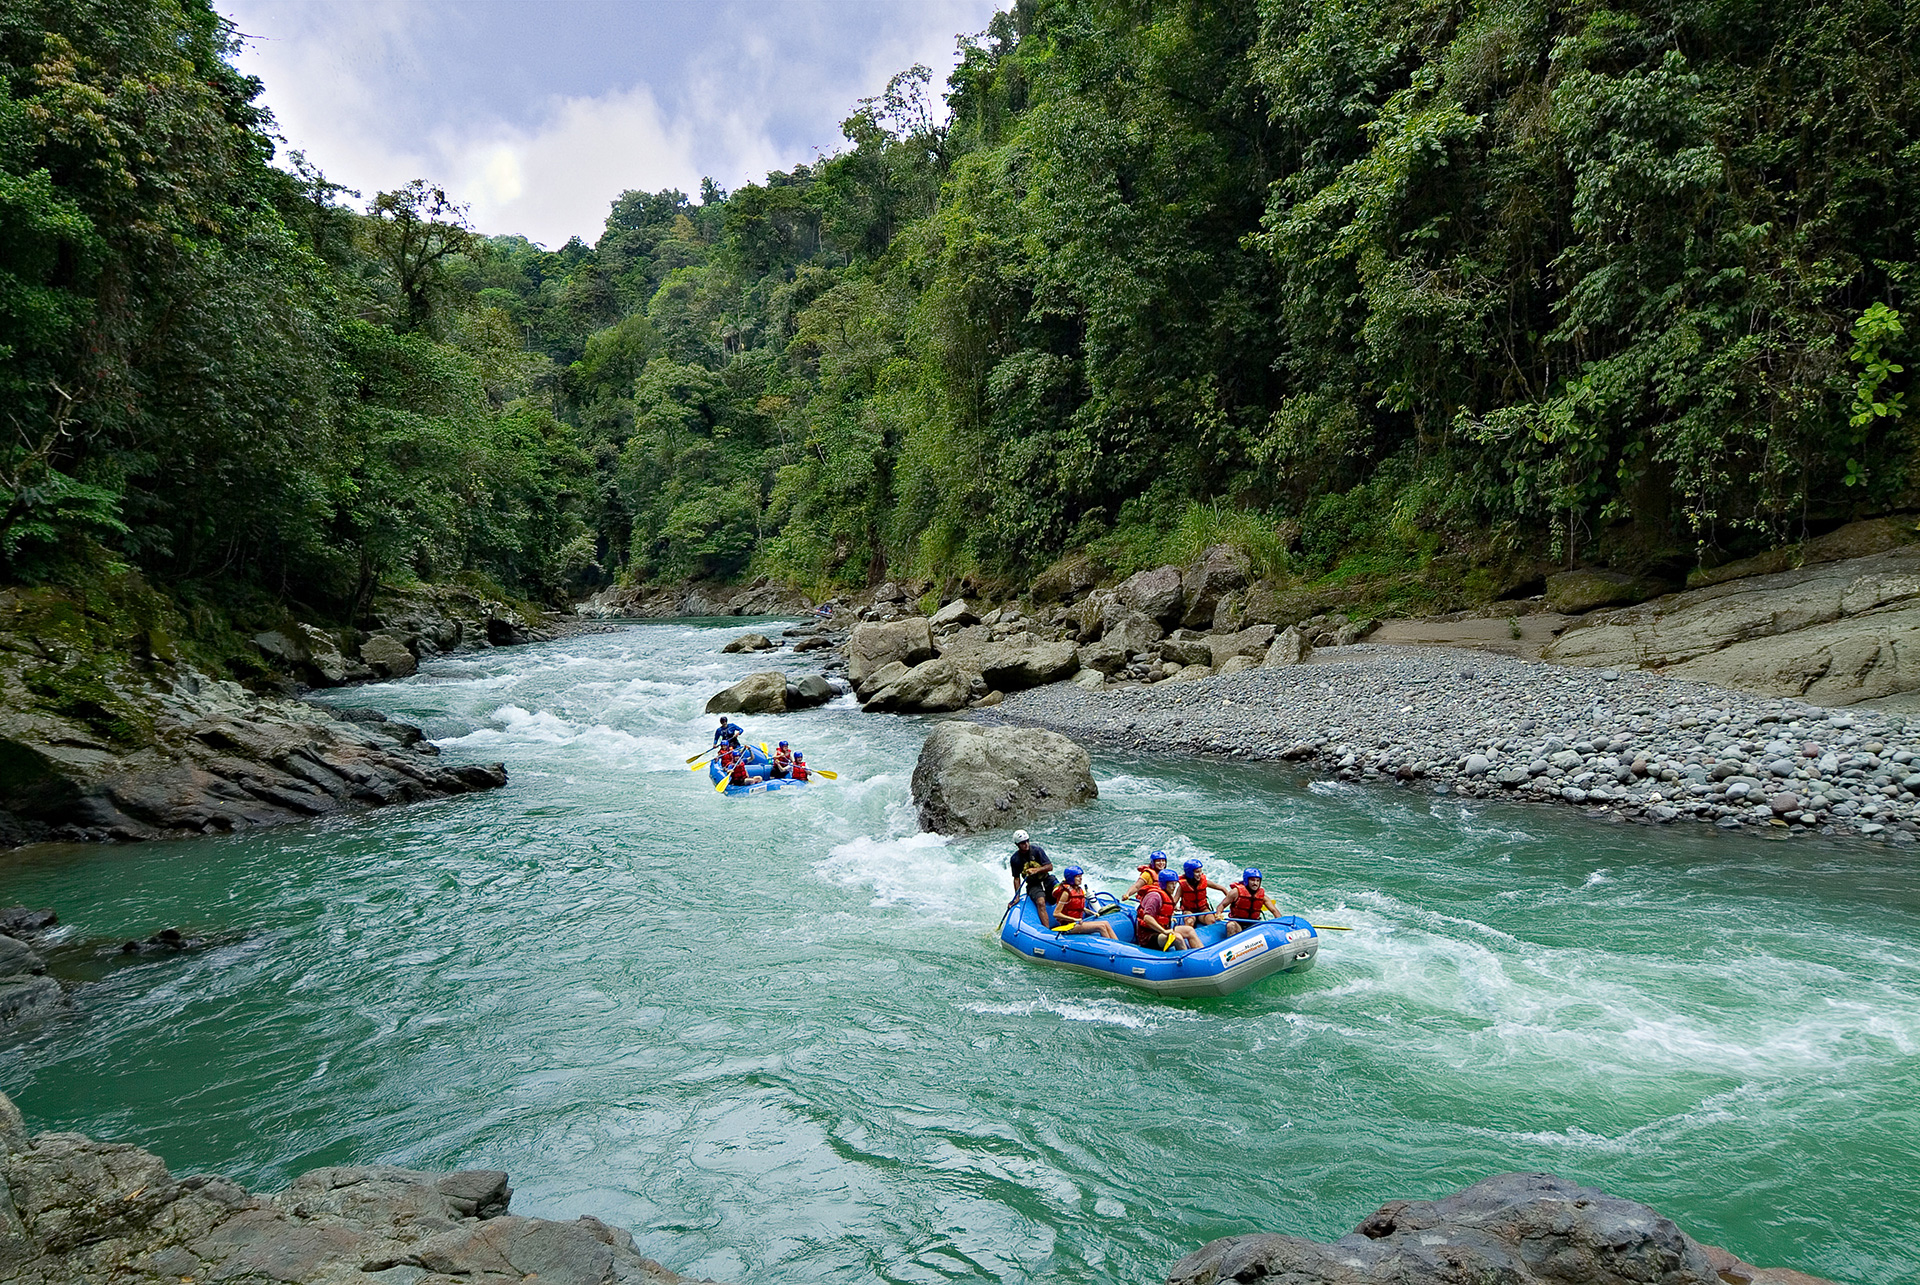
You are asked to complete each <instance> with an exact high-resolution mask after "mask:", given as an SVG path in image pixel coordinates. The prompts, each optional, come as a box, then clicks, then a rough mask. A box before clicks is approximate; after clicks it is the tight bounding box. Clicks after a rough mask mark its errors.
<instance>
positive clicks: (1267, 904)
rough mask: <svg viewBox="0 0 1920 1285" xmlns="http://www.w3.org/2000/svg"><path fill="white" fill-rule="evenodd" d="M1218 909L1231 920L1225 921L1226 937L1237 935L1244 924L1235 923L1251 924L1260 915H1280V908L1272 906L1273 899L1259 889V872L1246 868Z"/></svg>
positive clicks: (1250, 867) (1263, 890)
mask: <svg viewBox="0 0 1920 1285" xmlns="http://www.w3.org/2000/svg"><path fill="white" fill-rule="evenodd" d="M1220 909H1222V910H1224V911H1226V912H1227V914H1228V915H1229V916H1231V918H1229V919H1228V920H1227V936H1229V937H1231V936H1233V935H1234V934H1235V933H1238V932H1239V931H1240V930H1241V929H1242V928H1243V927H1245V925H1244V924H1241V923H1238V922H1236V921H1237V920H1241V919H1245V920H1248V921H1249V922H1251V921H1252V920H1255V919H1258V918H1260V916H1261V915H1262V914H1271V915H1273V916H1274V917H1275V918H1278V917H1279V915H1280V907H1278V906H1276V905H1274V904H1273V898H1272V897H1269V896H1268V895H1267V890H1266V889H1265V888H1263V887H1261V878H1260V872H1259V871H1258V870H1255V869H1254V868H1253V867H1252V866H1248V867H1247V868H1246V869H1245V870H1242V871H1241V872H1240V882H1239V883H1236V884H1234V885H1233V886H1232V887H1231V888H1229V889H1227V899H1226V900H1225V901H1223V902H1222V903H1220Z"/></svg>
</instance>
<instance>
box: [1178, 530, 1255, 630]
mask: <svg viewBox="0 0 1920 1285" xmlns="http://www.w3.org/2000/svg"><path fill="white" fill-rule="evenodd" d="M1246 587H1247V559H1246V555H1245V554H1243V553H1241V552H1240V551H1239V550H1238V549H1236V548H1234V547H1233V546H1232V545H1230V544H1216V545H1214V546H1213V547H1211V548H1209V549H1208V550H1207V551H1206V552H1204V553H1202V554H1201V555H1200V556H1199V557H1198V558H1196V559H1194V561H1193V562H1192V563H1191V564H1190V565H1189V566H1188V567H1187V569H1186V570H1185V571H1184V572H1182V573H1181V576H1180V588H1181V593H1182V595H1183V596H1184V597H1185V599H1186V610H1185V612H1184V613H1183V614H1182V615H1181V617H1180V623H1181V624H1183V625H1185V626H1186V627H1187V628H1189V629H1207V628H1210V627H1211V626H1212V625H1214V624H1215V623H1216V622H1215V620H1214V614H1215V611H1216V609H1217V608H1218V607H1219V605H1220V600H1221V599H1222V598H1225V597H1226V596H1227V595H1228V594H1230V593H1232V592H1233V591H1234V590H1236V589H1244V588H1246Z"/></svg>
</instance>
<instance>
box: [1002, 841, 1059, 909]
mask: <svg viewBox="0 0 1920 1285" xmlns="http://www.w3.org/2000/svg"><path fill="white" fill-rule="evenodd" d="M1007 868H1008V869H1009V870H1011V871H1012V872H1013V895H1014V896H1016V897H1018V896H1019V895H1020V891H1021V889H1022V888H1024V889H1025V890H1026V893H1027V900H1028V901H1031V902H1032V903H1033V906H1034V909H1035V910H1038V911H1039V912H1040V922H1041V923H1043V924H1045V925H1046V926H1047V927H1049V928H1051V927H1053V907H1052V904H1051V903H1052V901H1053V887H1054V885H1055V884H1056V883H1058V882H1059V880H1057V879H1055V878H1054V877H1053V858H1051V857H1049V856H1048V855H1047V850H1046V849H1045V848H1043V847H1041V846H1040V845H1039V844H1037V843H1035V842H1034V841H1033V836H1032V835H1030V834H1028V833H1027V832H1026V831H1025V830H1015V831H1014V832H1013V855H1012V856H1011V857H1009V858H1007Z"/></svg>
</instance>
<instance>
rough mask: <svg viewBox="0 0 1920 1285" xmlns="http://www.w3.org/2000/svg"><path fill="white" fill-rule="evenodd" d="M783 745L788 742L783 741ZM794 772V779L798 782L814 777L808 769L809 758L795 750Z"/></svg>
mask: <svg viewBox="0 0 1920 1285" xmlns="http://www.w3.org/2000/svg"><path fill="white" fill-rule="evenodd" d="M781 744H783V745H784V744H786V742H784V741H782V742H781ZM792 771H793V779H794V780H796V781H804V780H806V779H807V778H808V777H810V776H812V775H813V773H812V772H811V771H810V770H808V768H807V756H806V755H804V754H802V753H801V752H800V751H799V750H795V751H794V752H793V768H792Z"/></svg>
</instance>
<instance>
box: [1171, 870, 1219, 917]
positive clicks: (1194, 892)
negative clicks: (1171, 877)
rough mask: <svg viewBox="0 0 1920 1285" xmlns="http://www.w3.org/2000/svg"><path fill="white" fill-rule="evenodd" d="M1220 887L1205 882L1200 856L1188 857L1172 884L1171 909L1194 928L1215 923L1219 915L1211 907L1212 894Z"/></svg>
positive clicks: (1205, 876) (1205, 877)
mask: <svg viewBox="0 0 1920 1285" xmlns="http://www.w3.org/2000/svg"><path fill="white" fill-rule="evenodd" d="M1219 891H1220V889H1218V888H1216V887H1214V886H1213V885H1212V884H1210V883H1208V882H1207V875H1206V871H1205V870H1203V869H1202V868H1201V864H1200V858H1198V857H1188V858H1187V859H1186V860H1185V861H1184V862H1182V863H1181V866H1180V881H1179V882H1178V883H1176V884H1174V885H1173V909H1174V912H1175V913H1176V914H1177V915H1178V916H1179V917H1180V921H1181V922H1182V923H1188V924H1192V925H1193V926H1194V927H1195V928H1205V927H1206V926H1207V925H1208V924H1217V923H1219V922H1220V919H1221V916H1220V915H1219V914H1216V913H1215V912H1214V909H1213V900H1212V899H1213V894H1214V893H1216V892H1219Z"/></svg>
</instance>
